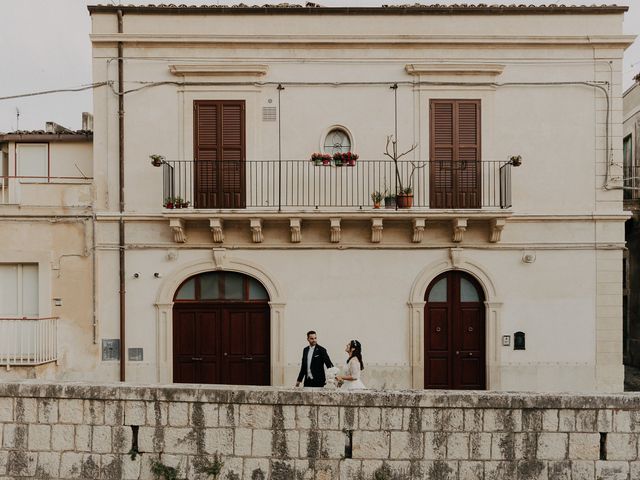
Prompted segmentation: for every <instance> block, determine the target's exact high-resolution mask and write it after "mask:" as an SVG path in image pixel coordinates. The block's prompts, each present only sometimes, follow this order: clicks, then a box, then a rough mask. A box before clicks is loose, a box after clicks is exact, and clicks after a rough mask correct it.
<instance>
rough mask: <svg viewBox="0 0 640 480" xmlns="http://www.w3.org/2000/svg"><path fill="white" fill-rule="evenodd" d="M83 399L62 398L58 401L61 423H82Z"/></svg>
mask: <svg viewBox="0 0 640 480" xmlns="http://www.w3.org/2000/svg"><path fill="white" fill-rule="evenodd" d="M82 415H83V405H82V400H75V399H64V398H62V399H60V401H59V402H58V419H59V421H60V423H72V424H76V425H80V424H82Z"/></svg>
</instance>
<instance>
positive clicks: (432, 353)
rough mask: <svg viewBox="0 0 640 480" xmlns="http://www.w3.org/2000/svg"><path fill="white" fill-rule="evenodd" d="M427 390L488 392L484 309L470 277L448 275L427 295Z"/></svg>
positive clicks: (425, 385)
mask: <svg viewBox="0 0 640 480" xmlns="http://www.w3.org/2000/svg"><path fill="white" fill-rule="evenodd" d="M425 301H426V304H425V309H424V346H425V352H424V359H425V364H424V388H445V389H459V390H484V389H485V388H486V372H485V365H486V359H485V356H486V351H485V345H486V341H485V306H484V294H483V292H482V288H481V287H480V285H478V283H477V282H476V280H475V279H474V278H473V277H471V276H470V275H468V274H466V273H463V272H458V271H449V272H445V273H443V274H441V275H439V276H438V277H436V278H435V279H434V280H433V281H432V282H431V284H430V285H429V288H427V291H426V293H425Z"/></svg>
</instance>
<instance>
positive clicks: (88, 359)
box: [0, 115, 99, 379]
mask: <svg viewBox="0 0 640 480" xmlns="http://www.w3.org/2000/svg"><path fill="white" fill-rule="evenodd" d="M88 117H89V116H88V115H87V118H86V119H83V120H88ZM83 123H86V122H83ZM92 138H93V135H92V132H91V131H89V130H81V131H70V130H67V129H65V128H63V127H60V126H59V125H56V124H54V123H49V124H47V130H43V131H28V132H27V131H18V132H11V133H3V134H0V181H1V184H0V241H1V244H2V248H1V249H0V292H1V293H0V367H2V370H3V373H2V378H5V379H8V378H29V377H35V376H37V377H48V378H86V375H87V374H88V373H87V372H91V371H93V370H95V369H96V367H97V365H96V364H97V362H98V353H99V350H98V348H97V341H96V336H95V335H96V330H95V322H94V320H95V316H94V315H93V312H94V302H93V300H94V291H93V285H94V284H95V277H94V275H93V271H94V270H93V238H94V237H93V226H94V222H93V216H92V212H91V205H92V203H93V193H92V180H93V154H92ZM80 372H84V374H82V373H80Z"/></svg>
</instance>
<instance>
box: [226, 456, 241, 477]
mask: <svg viewBox="0 0 640 480" xmlns="http://www.w3.org/2000/svg"><path fill="white" fill-rule="evenodd" d="M243 463H244V462H243V460H242V458H225V459H224V466H223V467H222V471H221V472H220V478H221V479H235V480H238V479H239V478H240V477H241V476H242V469H243V468H242V466H243Z"/></svg>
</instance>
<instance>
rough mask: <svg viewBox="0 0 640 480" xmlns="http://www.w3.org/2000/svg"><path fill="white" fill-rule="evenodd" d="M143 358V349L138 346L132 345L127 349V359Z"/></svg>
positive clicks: (135, 360)
mask: <svg viewBox="0 0 640 480" xmlns="http://www.w3.org/2000/svg"><path fill="white" fill-rule="evenodd" d="M142 360H144V349H143V348H140V347H134V348H130V349H129V361H130V362H141V361H142Z"/></svg>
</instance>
